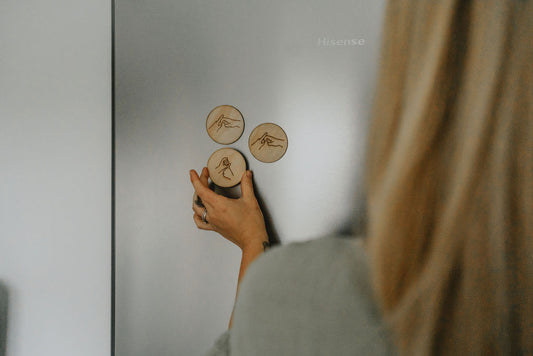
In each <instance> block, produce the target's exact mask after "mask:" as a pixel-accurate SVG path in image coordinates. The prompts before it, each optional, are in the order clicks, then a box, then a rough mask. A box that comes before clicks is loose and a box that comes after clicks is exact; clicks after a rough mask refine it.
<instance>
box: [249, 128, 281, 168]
mask: <svg viewBox="0 0 533 356" xmlns="http://www.w3.org/2000/svg"><path fill="white" fill-rule="evenodd" d="M288 144H289V141H288V139H287V135H286V134H285V131H283V129H282V128H281V127H279V126H278V125H276V124H272V123H266V124H261V125H259V126H257V127H256V128H255V129H254V130H253V131H252V133H251V134H250V138H249V139H248V147H249V148H250V152H251V153H252V154H253V155H254V157H255V158H257V159H258V160H260V161H261V162H266V163H270V162H275V161H277V160H279V159H280V158H281V157H283V155H284V154H285V152H287V146H288Z"/></svg>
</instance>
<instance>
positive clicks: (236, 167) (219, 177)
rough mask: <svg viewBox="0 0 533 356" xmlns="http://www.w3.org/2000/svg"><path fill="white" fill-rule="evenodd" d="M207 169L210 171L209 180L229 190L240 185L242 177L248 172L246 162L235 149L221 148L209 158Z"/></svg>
mask: <svg viewBox="0 0 533 356" xmlns="http://www.w3.org/2000/svg"><path fill="white" fill-rule="evenodd" d="M207 168H208V169H209V178H211V180H212V181H213V183H215V184H216V185H218V186H220V187H224V188H228V187H233V186H234V185H237V184H238V183H240V181H241V178H242V175H243V174H244V172H245V171H246V161H245V160H244V157H243V156H242V155H241V154H240V153H239V152H238V151H236V150H234V149H233V148H221V149H219V150H217V151H215V152H213V154H212V155H211V157H209V160H208V161H207Z"/></svg>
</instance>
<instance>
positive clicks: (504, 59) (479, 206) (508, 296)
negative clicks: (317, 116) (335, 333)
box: [366, 0, 533, 355]
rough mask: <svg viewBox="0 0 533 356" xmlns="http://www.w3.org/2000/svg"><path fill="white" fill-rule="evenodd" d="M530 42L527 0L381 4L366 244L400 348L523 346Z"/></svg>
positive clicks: (484, 350) (528, 280) (506, 349)
mask: <svg viewBox="0 0 533 356" xmlns="http://www.w3.org/2000/svg"><path fill="white" fill-rule="evenodd" d="M532 41H533V4H532V1H517V0H515V1H513V0H474V1H468V0H442V1H429V0H391V1H389V4H388V7H387V11H386V16H385V28H384V33H383V36H382V52H381V56H382V57H381V62H380V76H379V80H378V89H377V93H376V97H375V101H374V111H373V121H372V125H371V131H370V135H369V150H368V155H367V177H366V180H367V188H368V218H369V219H368V220H369V222H368V236H369V239H368V241H367V243H368V245H367V247H368V251H369V254H370V256H371V263H372V266H371V267H372V271H373V276H372V278H373V283H374V289H375V291H376V294H377V297H378V300H379V301H380V305H381V307H382V310H383V314H384V317H385V319H386V321H387V322H388V323H389V325H390V328H391V330H392V334H393V337H394V340H395V342H396V345H397V347H398V348H399V350H400V352H401V353H403V354H406V355H430V354H431V355H433V354H449V355H495V354H498V355H501V354H513V355H519V354H533V107H532V106H533V78H532V65H533V50H532V48H533V43H532Z"/></svg>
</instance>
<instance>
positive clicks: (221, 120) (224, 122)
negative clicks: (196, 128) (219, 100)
mask: <svg viewBox="0 0 533 356" xmlns="http://www.w3.org/2000/svg"><path fill="white" fill-rule="evenodd" d="M231 121H233V122H235V121H237V122H239V121H241V120H238V119H232V118H231V117H229V116H224V114H222V115H220V116H219V117H218V119H216V120H215V122H213V124H211V126H209V130H211V129H212V128H213V126H215V125H216V126H217V127H218V128H217V132H218V131H219V130H220V129H221V128H222V127H224V128H225V129H233V128H236V127H240V126H239V125H232V122H231Z"/></svg>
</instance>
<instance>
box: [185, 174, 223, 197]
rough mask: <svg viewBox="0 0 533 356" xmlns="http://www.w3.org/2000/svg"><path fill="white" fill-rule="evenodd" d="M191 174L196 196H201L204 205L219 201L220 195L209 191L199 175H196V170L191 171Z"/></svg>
mask: <svg viewBox="0 0 533 356" xmlns="http://www.w3.org/2000/svg"><path fill="white" fill-rule="evenodd" d="M189 174H190V176H191V183H192V185H193V186H194V190H196V194H198V195H199V196H200V199H202V201H203V202H204V203H211V202H213V201H215V200H216V199H217V197H218V195H217V194H216V193H215V192H213V191H212V190H211V189H209V187H208V186H207V184H204V183H203V182H202V181H201V180H200V177H199V176H198V173H196V171H195V170H194V169H191V171H190V172H189Z"/></svg>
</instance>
